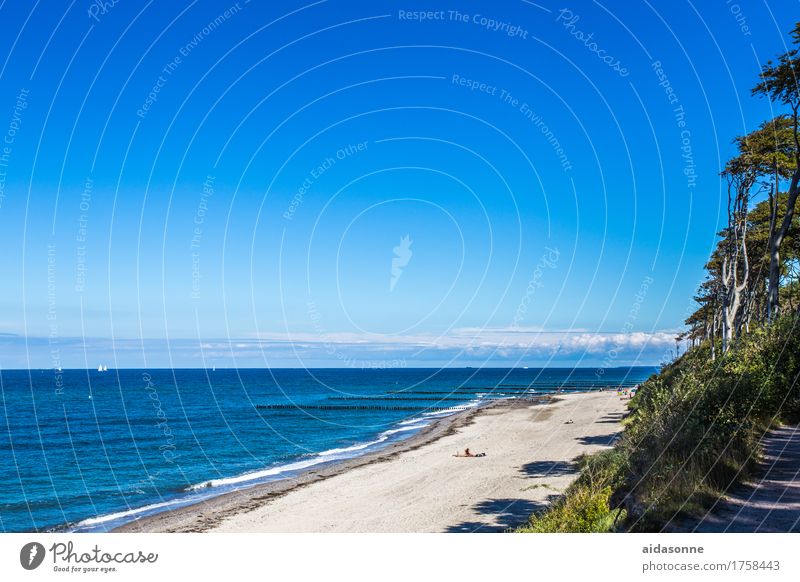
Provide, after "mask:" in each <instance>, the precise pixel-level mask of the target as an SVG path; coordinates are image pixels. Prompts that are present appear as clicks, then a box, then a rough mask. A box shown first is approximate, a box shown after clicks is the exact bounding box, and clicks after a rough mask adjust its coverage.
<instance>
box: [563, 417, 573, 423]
mask: <svg viewBox="0 0 800 582" xmlns="http://www.w3.org/2000/svg"><path fill="white" fill-rule="evenodd" d="M564 424H575V422H574V421H573V420H572V419H571V418H570V419H569V420H568V421H567V422H565V423H564Z"/></svg>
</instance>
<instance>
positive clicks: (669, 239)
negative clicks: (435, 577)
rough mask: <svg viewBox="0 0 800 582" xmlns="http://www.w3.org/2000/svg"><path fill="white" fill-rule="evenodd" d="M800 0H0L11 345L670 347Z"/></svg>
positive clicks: (35, 360)
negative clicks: (733, 165) (729, 175)
mask: <svg viewBox="0 0 800 582" xmlns="http://www.w3.org/2000/svg"><path fill="white" fill-rule="evenodd" d="M795 8H796V5H795V4H794V3H791V2H781V3H778V2H774V3H759V2H752V3H741V5H740V4H735V3H733V2H727V3H726V2H723V1H720V2H713V3H712V2H710V3H690V2H680V1H679V2H674V3H672V2H670V3H664V2H660V3H654V2H649V3H648V2H624V1H621V0H620V1H615V2H610V1H609V2H603V3H600V2H580V3H577V2H576V3H574V4H572V5H569V4H561V3H552V2H547V1H542V2H537V3H532V2H525V1H508V2H503V3H497V4H493V3H486V2H458V3H456V2H451V3H446V2H434V3H432V2H425V3H421V2H381V1H378V2H369V3H358V2H339V1H335V0H330V1H321V2H309V3H302V2H269V3H267V2H263V3H262V2H255V1H253V2H245V1H240V2H238V3H235V2H226V1H216V2H210V1H196V2H191V3H167V2H150V3H146V4H144V3H138V2H136V3H135V2H129V1H126V0H119V1H118V2H116V3H112V2H106V3H105V4H103V3H89V2H82V3H76V2H73V3H63V4H61V3H47V4H46V5H45V4H44V3H41V2H40V3H34V4H31V3H21V2H15V3H8V2H6V3H4V4H3V5H2V6H1V7H0V14H1V15H2V18H0V27H2V30H3V34H2V35H0V45H2V50H1V51H0V55H2V56H3V61H2V62H0V88H1V89H2V90H1V91H0V132H3V133H4V140H5V143H4V147H5V148H6V149H5V150H0V154H2V153H4V157H3V159H2V164H0V172H2V174H0V188H1V189H0V226H1V228H0V237H2V240H3V249H4V252H3V253H2V254H0V268H2V272H3V273H4V275H5V276H4V281H3V286H2V287H3V291H2V295H0V309H2V315H1V316H0V366H1V367H3V368H20V367H23V368H24V367H53V366H56V365H61V366H63V367H96V366H97V365H98V364H99V363H105V364H106V365H108V366H109V367H112V366H114V367H139V366H145V367H148V366H152V367H160V366H176V367H178V366H181V367H187V366H191V367H193V366H203V365H217V366H355V367H362V366H381V367H383V366H386V367H391V366H398V365H399V366H440V365H449V366H464V365H495V366H505V365H531V366H537V365H573V364H577V365H585V366H616V365H628V364H632V363H638V364H643V365H646V364H657V363H659V362H660V361H662V360H663V359H664V358H665V357H668V355H669V350H671V349H674V341H673V339H672V338H673V337H674V335H675V333H676V331H677V330H679V329H680V327H681V323H682V321H683V319H684V318H685V317H686V315H687V314H688V313H689V312H690V310H691V308H692V305H691V296H692V294H693V292H694V289H695V288H696V286H697V284H698V283H699V282H701V280H702V277H703V264H704V262H705V260H706V258H707V256H708V254H709V252H710V250H711V248H712V247H713V245H714V243H715V232H716V231H717V230H718V229H719V227H720V226H721V224H722V222H721V221H722V218H723V217H722V214H723V213H722V210H723V208H722V206H721V204H722V203H723V196H724V192H723V189H722V183H721V182H720V179H719V177H718V172H719V168H720V165H721V160H724V159H725V158H726V157H727V156H729V155H730V154H731V153H732V145H731V140H732V138H733V137H734V136H735V135H738V134H742V133H744V132H747V131H750V130H752V129H753V128H755V127H756V126H757V125H758V124H759V123H760V122H761V121H762V120H764V119H766V118H767V117H769V116H770V115H771V110H770V104H769V103H768V102H765V101H764V100H761V99H757V98H754V97H752V96H751V95H750V89H751V87H752V86H753V85H754V83H755V82H756V80H757V76H758V71H759V66H760V64H761V63H763V62H765V61H766V60H767V59H768V58H770V57H773V56H774V55H776V54H778V53H780V52H782V51H783V50H785V47H786V43H787V42H788V34H787V33H788V31H789V30H790V29H791V28H792V27H793V25H794V22H793V18H795V17H796V10H793V9H795ZM419 11H426V12H423V14H422V15H420V14H419ZM423 16H424V18H422V17H423ZM404 237H408V239H407V242H405V243H403V242H402V240H403V238H404ZM393 261H394V262H393Z"/></svg>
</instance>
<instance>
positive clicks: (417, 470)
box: [210, 392, 625, 532]
mask: <svg viewBox="0 0 800 582" xmlns="http://www.w3.org/2000/svg"><path fill="white" fill-rule="evenodd" d="M559 398H560V401H558V402H555V403H552V404H549V405H546V406H541V405H540V406H525V407H516V408H496V409H489V410H486V411H485V412H483V413H481V414H479V415H478V416H477V417H476V418H475V421H474V422H473V423H471V424H469V425H467V426H464V427H461V428H459V429H458V430H457V431H456V432H455V433H454V434H450V435H447V436H444V437H442V438H440V439H438V440H436V441H434V442H432V443H429V444H426V445H424V446H422V447H420V448H418V449H416V450H410V451H406V452H403V453H401V454H400V455H398V456H397V457H395V458H392V459H389V460H386V461H383V462H379V463H374V464H370V465H366V466H362V467H357V468H354V469H352V470H348V471H345V472H343V473H341V474H338V475H335V476H333V477H331V478H328V479H325V480H322V481H318V482H315V483H311V484H310V485H308V486H306V487H302V488H298V489H294V490H292V491H290V492H288V493H287V494H285V495H283V496H280V497H277V498H275V499H272V500H268V501H266V502H265V503H263V504H260V505H258V506H257V507H255V508H254V509H250V510H249V511H246V512H239V513H236V514H234V515H230V516H228V517H225V518H224V519H222V520H221V521H220V522H219V523H217V524H216V525H215V526H214V527H213V528H211V530H210V531H220V532H321V531H336V532H445V531H449V532H465V531H466V532H468V531H502V530H504V529H507V528H509V527H514V526H516V525H518V524H520V523H522V522H523V521H524V520H525V519H526V518H527V517H528V516H529V515H530V514H531V513H532V512H533V511H535V510H537V509H539V508H541V507H543V506H544V505H545V504H546V503H547V502H548V499H549V498H550V497H551V496H552V495H554V494H557V493H559V492H561V491H563V489H564V488H565V487H566V486H567V485H568V484H569V483H570V482H571V481H572V480H573V479H574V478H575V476H576V471H575V469H574V468H573V467H572V465H571V461H572V460H573V459H575V457H577V456H578V455H580V454H581V453H589V452H592V451H596V450H598V449H600V448H603V447H605V446H608V444H609V443H610V442H611V441H612V440H613V439H614V438H615V437H616V435H617V434H618V432H619V431H620V430H621V427H620V425H619V421H620V420H621V418H622V416H623V414H624V411H625V402H623V401H621V400H620V398H619V396H617V394H616V392H604V393H594V394H572V395H566V396H561V397H559ZM569 419H572V420H573V421H574V423H573V424H565V422H566V421H567V420H569ZM465 447H470V448H471V450H472V451H473V452H486V455H487V456H486V457H483V458H474V459H471V458H454V457H453V456H452V455H453V453H454V452H455V451H457V450H463V449H464V448H465Z"/></svg>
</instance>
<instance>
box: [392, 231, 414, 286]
mask: <svg viewBox="0 0 800 582" xmlns="http://www.w3.org/2000/svg"><path fill="white" fill-rule="evenodd" d="M412 242H413V241H412V240H411V238H410V237H409V236H408V235H406V236H404V237H403V238H401V239H400V244H399V245H397V246H396V247H394V248H393V249H392V250H393V251H394V257H392V278H391V279H390V280H389V291H394V286H395V285H397V281H399V280H400V275H402V274H403V268H405V266H406V265H408V261H410V260H411V255H412V254H414V253H413V252H412V251H411V243H412Z"/></svg>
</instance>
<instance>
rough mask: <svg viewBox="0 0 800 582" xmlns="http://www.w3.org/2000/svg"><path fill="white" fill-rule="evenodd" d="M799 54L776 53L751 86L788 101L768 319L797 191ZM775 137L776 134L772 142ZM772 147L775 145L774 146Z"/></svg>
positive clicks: (797, 38) (798, 35)
mask: <svg viewBox="0 0 800 582" xmlns="http://www.w3.org/2000/svg"><path fill="white" fill-rule="evenodd" d="M791 35H792V39H793V44H795V45H798V44H800V23H798V24H797V25H796V26H795V27H794V30H792V33H791ZM798 74H800V58H798V49H797V48H794V49H792V50H789V51H787V52H786V53H784V54H782V55H781V56H780V57H778V62H777V63H773V62H772V61H768V62H767V64H766V65H764V66H763V67H762V69H761V79H762V80H761V82H760V83H759V84H758V85H756V86H755V87H754V88H753V94H755V95H763V96H767V97H769V98H770V99H771V100H772V101H775V102H778V103H781V104H783V105H788V106H789V108H790V109H791V114H790V115H789V120H790V123H789V125H790V127H791V137H792V142H793V146H794V147H793V149H792V153H791V157H790V160H791V162H792V163H791V168H787V173H788V174H789V180H790V182H789V190H788V196H787V198H786V211H785V213H784V215H783V220H782V221H781V224H780V226H779V227H773V229H772V231H773V232H772V233H771V236H770V244H769V253H770V264H769V284H768V287H767V318H768V320H772V319H774V318H775V316H776V315H777V314H778V310H779V308H780V305H779V296H778V290H779V286H780V267H781V257H780V251H781V244H782V243H783V240H784V238H785V237H786V233H787V232H788V230H789V227H790V226H791V224H792V219H793V217H794V209H795V204H796V202H797V195H798V182H800V139H799V138H798V109H799V108H800V85H798ZM778 141H779V138H778V137H777V135H776V140H775V142H776V144H777V143H778ZM775 149H776V151H777V150H778V149H779V147H777V146H776V148H775ZM775 176H776V185H775V192H777V191H778V185H777V181H778V171H777V170H776V172H775Z"/></svg>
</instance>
